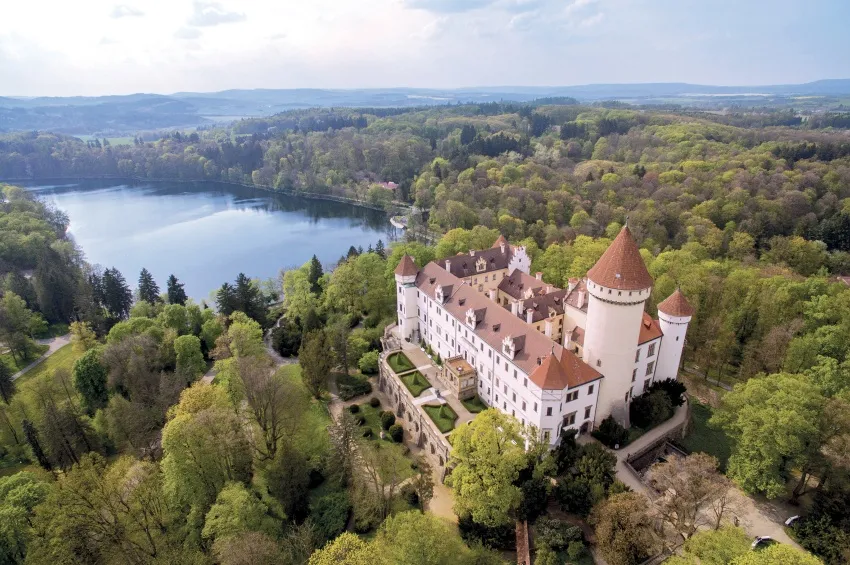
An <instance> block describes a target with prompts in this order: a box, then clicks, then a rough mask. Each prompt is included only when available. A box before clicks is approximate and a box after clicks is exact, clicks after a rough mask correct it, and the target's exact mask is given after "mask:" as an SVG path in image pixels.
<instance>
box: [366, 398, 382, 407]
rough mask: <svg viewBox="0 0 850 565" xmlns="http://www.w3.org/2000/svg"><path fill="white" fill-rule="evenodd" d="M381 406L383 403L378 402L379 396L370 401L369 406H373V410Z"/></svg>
mask: <svg viewBox="0 0 850 565" xmlns="http://www.w3.org/2000/svg"><path fill="white" fill-rule="evenodd" d="M380 405H381V401H380V400H378V397H377V396H373V397H372V398H370V399H369V406H371V407H372V408H377V407H378V406H380Z"/></svg>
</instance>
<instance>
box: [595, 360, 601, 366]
mask: <svg viewBox="0 0 850 565" xmlns="http://www.w3.org/2000/svg"><path fill="white" fill-rule="evenodd" d="M596 366H597V367H601V366H602V359H597V360H596Z"/></svg>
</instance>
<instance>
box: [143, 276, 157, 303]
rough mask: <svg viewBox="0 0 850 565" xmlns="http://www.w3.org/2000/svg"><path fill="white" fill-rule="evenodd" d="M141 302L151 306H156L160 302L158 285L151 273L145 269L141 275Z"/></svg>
mask: <svg viewBox="0 0 850 565" xmlns="http://www.w3.org/2000/svg"><path fill="white" fill-rule="evenodd" d="M139 300H143V301H145V302H147V303H149V304H156V303H157V302H159V300H160V298H159V286H158V285H157V284H156V281H155V280H154V279H153V275H151V273H150V271H148V270H147V269H144V268H143V269H142V272H141V273H139Z"/></svg>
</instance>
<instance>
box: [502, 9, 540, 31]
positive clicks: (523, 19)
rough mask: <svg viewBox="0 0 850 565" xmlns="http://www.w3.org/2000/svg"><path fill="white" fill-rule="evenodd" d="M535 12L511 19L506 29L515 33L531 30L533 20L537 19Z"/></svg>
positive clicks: (518, 15)
mask: <svg viewBox="0 0 850 565" xmlns="http://www.w3.org/2000/svg"><path fill="white" fill-rule="evenodd" d="M537 16H538V14H537V12H522V13H521V14H517V15H515V16H514V17H512V18H511V21H510V22H508V28H509V29H514V30H517V31H526V30H529V29H532V27H533V26H534V20H535V19H537Z"/></svg>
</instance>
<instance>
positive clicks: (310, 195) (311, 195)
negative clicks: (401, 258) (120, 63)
mask: <svg viewBox="0 0 850 565" xmlns="http://www.w3.org/2000/svg"><path fill="white" fill-rule="evenodd" d="M63 180H67V181H86V180H127V181H133V182H178V183H184V184H190V183H199V182H211V183H216V184H223V185H228V186H239V187H242V188H253V189H255V190H262V191H264V192H270V193H272V194H283V195H286V196H298V197H301V198H307V199H312V200H326V201H332V202H341V203H343V204H350V205H352V206H358V207H360V208H366V209H368V210H375V211H378V212H383V213H384V214H387V216H388V217H390V215H389V214H390V213H389V212H388V211H387V210H386V209H384V208H383V207H381V206H375V205H373V204H369V203H368V202H366V201H364V200H360V199H358V198H350V197H348V196H339V195H336V194H320V193H316V192H301V191H297V190H290V189H283V188H274V187H271V186H265V185H259V184H247V183H244V182H234V181H223V180H214V179H169V178H148V177H128V176H124V175H92V176H76V177H68V176H58V177H38V178H30V177H15V178H0V182H3V183H7V184H9V183H14V182H42V181H63ZM393 206H395V207H397V208H401V209H404V210H407V211H409V210H410V205H409V204H403V203H397V202H395V201H394V202H393Z"/></svg>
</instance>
